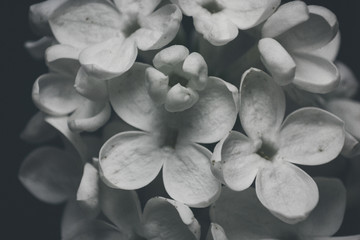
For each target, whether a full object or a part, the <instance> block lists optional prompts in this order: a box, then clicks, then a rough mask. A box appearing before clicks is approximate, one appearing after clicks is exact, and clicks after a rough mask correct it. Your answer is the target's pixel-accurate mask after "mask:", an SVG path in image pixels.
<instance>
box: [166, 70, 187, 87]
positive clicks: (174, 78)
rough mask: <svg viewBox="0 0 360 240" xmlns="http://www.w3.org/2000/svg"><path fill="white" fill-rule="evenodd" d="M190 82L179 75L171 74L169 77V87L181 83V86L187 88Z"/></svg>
mask: <svg viewBox="0 0 360 240" xmlns="http://www.w3.org/2000/svg"><path fill="white" fill-rule="evenodd" d="M188 82H189V80H187V79H186V78H185V77H183V76H181V75H179V74H177V73H171V74H170V75H169V86H170V87H173V86H175V85H176V84H178V83H180V85H181V86H184V87H186V86H187V84H188Z"/></svg>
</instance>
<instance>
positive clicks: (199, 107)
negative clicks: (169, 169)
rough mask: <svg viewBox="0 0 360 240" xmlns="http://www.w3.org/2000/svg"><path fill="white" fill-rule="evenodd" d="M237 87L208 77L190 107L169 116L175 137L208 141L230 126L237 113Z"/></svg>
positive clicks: (220, 136) (210, 141) (202, 141)
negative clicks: (194, 102)
mask: <svg viewBox="0 0 360 240" xmlns="http://www.w3.org/2000/svg"><path fill="white" fill-rule="evenodd" d="M237 92H238V91H237V89H236V87H234V86H233V85H231V84H229V83H226V82H225V81H223V80H221V79H219V78H215V77H209V79H208V83H207V85H206V88H205V89H204V90H203V91H200V92H199V100H198V101H197V103H196V104H194V105H193V106H192V107H191V108H189V109H187V110H185V111H183V112H181V113H178V114H174V115H172V116H170V119H169V121H170V122H172V123H170V124H173V125H174V128H176V129H177V130H178V132H179V136H178V137H179V140H180V139H181V140H184V141H192V142H201V143H212V142H216V141H218V140H220V139H221V138H222V137H224V136H225V134H226V133H228V132H229V131H230V130H231V129H232V128H233V126H234V124H235V120H236V115H237V105H236V101H237V94H238V93H237Z"/></svg>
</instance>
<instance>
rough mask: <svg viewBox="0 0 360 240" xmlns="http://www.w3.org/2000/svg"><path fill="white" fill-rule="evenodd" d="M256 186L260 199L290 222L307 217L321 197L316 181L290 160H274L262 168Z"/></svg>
mask: <svg viewBox="0 0 360 240" xmlns="http://www.w3.org/2000/svg"><path fill="white" fill-rule="evenodd" d="M255 186H256V195H257V196H258V198H259V200H260V202H261V203H262V204H263V205H264V206H265V207H266V208H267V209H268V210H269V211H270V212H271V213H272V214H274V215H275V216H276V217H278V218H279V219H280V220H282V221H284V222H286V223H290V224H294V223H297V222H299V221H302V220H304V219H305V218H306V217H307V216H308V215H309V214H310V212H311V211H312V210H313V209H314V208H315V206H316V204H317V203H318V199H319V192H318V189H317V186H316V184H315V182H314V180H313V179H312V178H311V177H310V176H309V175H307V174H306V173H305V172H304V171H302V170H301V169H300V168H298V167H296V166H294V165H292V164H289V163H278V164H276V163H274V164H269V165H268V166H267V167H265V168H262V169H261V170H260V171H259V172H258V175H257V177H256V182H255Z"/></svg>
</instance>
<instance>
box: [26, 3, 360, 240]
mask: <svg viewBox="0 0 360 240" xmlns="http://www.w3.org/2000/svg"><path fill="white" fill-rule="evenodd" d="M183 15H185V16H190V17H192V20H193V26H194V27H192V26H189V25H186V24H184V23H185V22H186V21H183ZM30 20H31V23H32V25H33V27H34V29H35V30H36V31H37V32H38V33H39V34H41V35H42V36H43V37H42V38H41V39H40V40H38V41H35V42H28V43H26V47H27V49H28V50H29V52H30V53H31V54H32V55H33V56H34V57H37V58H44V59H45V62H46V64H47V66H48V69H49V72H48V73H45V74H43V75H41V76H40V77H39V78H38V79H37V80H36V81H35V82H34V85H33V91H32V98H33V101H34V104H35V105H36V106H37V107H38V109H39V112H38V113H37V114H36V115H35V116H34V117H33V118H32V119H31V120H30V121H29V123H28V125H27V126H26V128H25V130H24V131H23V133H22V138H23V139H24V140H26V141H29V142H32V143H34V144H44V143H46V142H49V141H50V140H52V139H55V138H58V137H60V138H61V140H62V144H61V146H59V145H57V146H39V147H38V148H37V149H36V150H34V151H33V152H32V153H30V154H29V155H28V157H27V158H26V159H25V161H24V162H23V164H22V166H21V169H20V174H19V177H20V180H21V182H22V183H23V184H24V186H25V187H26V188H27V189H28V190H29V191H30V192H31V193H32V194H33V195H35V196H36V197H37V198H39V199H40V200H42V201H45V202H48V203H54V204H56V203H61V202H64V201H66V202H67V204H66V208H65V210H64V215H63V221H62V228H61V229H62V230H61V234H62V236H61V237H62V239H64V240H74V239H118V240H120V239H126V240H141V239H148V240H155V239H159V240H160V239H162V240H191V239H193V240H197V239H198V240H199V239H205V238H207V239H214V240H226V239H230V240H238V239H270V238H271V239H275V238H276V239H325V238H326V239H327V237H331V236H332V235H334V234H335V233H336V232H337V231H338V229H339V228H340V226H341V224H342V221H343V218H344V214H345V211H346V202H347V199H346V194H347V193H348V196H352V197H351V198H350V200H351V201H349V199H348V202H349V203H350V204H349V206H350V207H351V208H352V209H354V208H355V209H356V207H360V206H358V204H354V203H355V202H356V199H357V200H359V194H358V193H357V192H358V191H360V190H359V189H356V186H359V184H360V180H359V179H358V177H354V176H353V175H354V173H353V172H351V173H349V174H344V175H346V176H349V179H353V178H354V179H355V180H354V181H357V184H354V185H351V184H347V181H346V180H347V178H343V179H342V180H344V181H345V183H346V184H345V185H344V184H343V183H342V182H341V181H340V180H339V179H336V178H334V177H337V175H336V174H334V171H335V169H334V167H333V168H331V167H330V168H328V167H326V166H327V165H328V163H329V164H330V162H337V161H342V162H346V163H348V162H351V161H354V160H350V159H353V158H354V157H356V156H358V155H360V144H359V141H360V132H359V129H360V128H359V126H360V125H359V124H360V118H359V116H360V112H359V109H360V107H359V106H360V103H358V102H356V101H355V100H352V99H351V97H353V96H354V94H355V92H356V88H357V86H358V84H357V81H356V78H355V76H354V75H353V74H352V73H351V70H350V69H348V68H347V67H346V66H345V65H344V64H343V63H340V62H336V61H335V60H336V55H337V52H338V50H339V44H340V35H339V30H338V22H337V19H336V16H335V15H334V14H333V13H332V12H330V11H329V10H328V9H326V8H324V7H320V6H308V5H306V4H305V3H304V2H302V1H292V2H289V3H285V4H283V5H280V0H243V1H239V0H194V1H189V0H171V1H167V0H163V1H162V0H111V1H110V0H47V1H44V2H41V3H38V4H35V5H33V6H31V8H30ZM237 86H239V88H238V87H237ZM237 116H239V119H240V121H239V122H238V121H237ZM299 165H300V166H299ZM316 165H323V166H319V167H314V169H313V170H311V167H304V166H316ZM322 167H324V168H322ZM352 170H353V171H355V172H356V170H354V169H352ZM318 175H321V176H325V177H326V178H325V177H317V178H313V176H318ZM355 175H356V174H355ZM349 182H351V181H350V180H349ZM354 186H355V187H354ZM347 188H349V189H350V190H351V191H347V190H348V189H347ZM354 189H355V190H354ZM207 207H209V209H210V218H209V217H207V216H208V214H197V213H199V212H200V213H201V211H202V213H204V211H203V210H195V215H194V214H193V212H192V209H191V208H193V209H197V208H204V209H205V210H206V211H207ZM195 217H197V218H198V220H197V219H196V218H195ZM359 217H360V214H359ZM354 221H357V222H358V223H359V222H360V219H355V220H354ZM210 223H211V224H210ZM200 226H201V228H200ZM207 229H208V231H207ZM206 231H207V234H206ZM358 233H359V234H360V232H358ZM335 239H336V238H335ZM341 239H349V240H350V239H353V240H356V239H360V235H352V236H348V237H345V238H341Z"/></svg>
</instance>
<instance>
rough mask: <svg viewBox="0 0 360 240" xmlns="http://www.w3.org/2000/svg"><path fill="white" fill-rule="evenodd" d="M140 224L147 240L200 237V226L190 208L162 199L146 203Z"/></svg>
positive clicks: (180, 239) (157, 198)
mask: <svg viewBox="0 0 360 240" xmlns="http://www.w3.org/2000/svg"><path fill="white" fill-rule="evenodd" d="M142 223H143V227H142V230H143V235H144V237H146V238H147V239H158V240H167V239H171V240H196V239H199V237H200V225H199V223H198V222H197V220H196V219H195V217H194V214H193V213H192V212H191V210H190V208H189V207H187V206H186V205H184V204H181V203H179V202H176V201H173V200H170V199H165V198H162V197H155V198H152V199H150V200H149V201H148V202H147V203H146V205H145V208H144V214H143V221H142Z"/></svg>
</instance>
